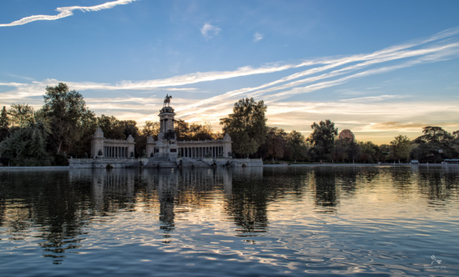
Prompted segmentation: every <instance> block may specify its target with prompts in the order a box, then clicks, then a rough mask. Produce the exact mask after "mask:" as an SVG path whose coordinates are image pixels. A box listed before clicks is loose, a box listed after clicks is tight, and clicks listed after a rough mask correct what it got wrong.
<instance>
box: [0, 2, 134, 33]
mask: <svg viewBox="0 0 459 277" xmlns="http://www.w3.org/2000/svg"><path fill="white" fill-rule="evenodd" d="M134 1H135V0H117V1H112V2H106V3H103V4H100V5H96V6H90V7H81V6H71V7H59V8H57V9H56V11H58V12H59V14H58V15H42V14H39V15H31V16H28V17H24V18H21V19H19V20H16V21H13V22H11V23H7V24H0V27H12V26H19V25H24V24H27V23H30V22H34V21H39V20H58V19H61V18H64V17H68V16H71V15H73V12H72V11H73V10H80V11H83V12H96V11H100V10H105V9H111V8H113V7H115V6H117V5H126V4H129V3H132V2H134Z"/></svg>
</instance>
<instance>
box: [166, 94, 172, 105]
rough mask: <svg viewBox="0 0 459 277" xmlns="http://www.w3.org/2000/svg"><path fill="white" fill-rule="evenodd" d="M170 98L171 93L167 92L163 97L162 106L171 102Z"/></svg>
mask: <svg viewBox="0 0 459 277" xmlns="http://www.w3.org/2000/svg"><path fill="white" fill-rule="evenodd" d="M171 98H172V95H171V96H169V94H166V97H164V106H166V104H167V106H169V105H170V103H171Z"/></svg>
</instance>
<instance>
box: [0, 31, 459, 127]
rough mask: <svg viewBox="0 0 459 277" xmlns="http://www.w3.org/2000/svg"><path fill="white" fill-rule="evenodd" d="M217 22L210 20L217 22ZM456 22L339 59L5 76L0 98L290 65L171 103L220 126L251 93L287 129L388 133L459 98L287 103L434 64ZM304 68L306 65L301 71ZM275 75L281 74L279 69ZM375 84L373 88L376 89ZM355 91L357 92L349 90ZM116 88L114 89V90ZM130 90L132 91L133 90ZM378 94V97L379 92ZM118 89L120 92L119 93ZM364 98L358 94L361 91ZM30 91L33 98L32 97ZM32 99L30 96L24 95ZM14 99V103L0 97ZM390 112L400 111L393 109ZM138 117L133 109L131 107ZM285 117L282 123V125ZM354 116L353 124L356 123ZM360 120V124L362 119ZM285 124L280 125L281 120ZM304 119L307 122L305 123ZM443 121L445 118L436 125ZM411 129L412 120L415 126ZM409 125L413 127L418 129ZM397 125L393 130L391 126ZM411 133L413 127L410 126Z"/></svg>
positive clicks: (137, 101)
mask: <svg viewBox="0 0 459 277" xmlns="http://www.w3.org/2000/svg"><path fill="white" fill-rule="evenodd" d="M212 27H213V26H212ZM458 34H459V28H453V29H449V30H446V31H444V32H441V33H438V34H435V35H433V36H431V37H428V38H426V39H422V40H417V41H412V42H409V43H404V44H401V45H396V46H392V47H389V48H385V49H382V50H378V51H375V52H372V53H363V54H356V55H349V56H340V57H323V58H318V59H311V60H303V61H299V62H297V63H290V64H283V63H271V64H264V65H261V66H259V67H251V66H244V67H240V68H237V69H235V70H230V71H209V72H195V73H190V74H185V75H177V76H173V77H169V78H164V79H153V80H144V81H121V82H118V83H115V84H113V83H112V84H110V83H94V82H68V81H65V80H55V79H46V80H43V81H31V82H29V83H19V82H6V83H0V86H7V87H13V88H14V89H13V90H9V91H6V92H2V93H0V95H1V97H0V99H1V100H3V101H1V100H0V102H10V101H14V102H16V103H17V102H18V101H19V102H22V101H25V102H29V99H33V101H35V100H36V99H38V97H37V96H41V95H43V92H44V88H45V87H46V86H55V85H57V83H58V82H65V83H67V84H68V85H69V87H70V88H71V89H75V90H77V91H85V90H99V91H101V92H104V91H105V92H108V91H123V90H131V91H145V92H147V91H151V90H154V91H155V92H156V91H161V90H164V91H180V90H183V91H196V89H195V88H185V87H181V86H184V85H189V84H196V83H201V82H211V81H218V80H224V79H234V78H238V77H241V76H251V75H257V74H270V73H274V72H283V71H287V70H289V71H293V70H295V71H296V72H293V73H291V74H289V75H287V76H283V77H281V78H278V79H272V80H270V81H269V82H266V83H262V84H259V85H256V86H252V87H239V88H237V89H235V90H231V91H227V92H225V93H222V94H219V95H216V96H213V97H208V98H205V99H180V98H179V97H175V96H174V108H175V110H176V111H177V114H178V115H179V116H180V118H183V119H185V120H201V121H202V122H210V123H212V124H213V126H214V128H216V129H218V128H219V125H218V121H219V118H222V117H226V116H227V114H228V113H230V112H231V109H232V106H233V104H234V102H236V101H237V100H238V99H240V98H241V97H254V98H256V99H263V100H264V101H265V103H266V104H268V106H269V109H268V118H269V122H268V124H270V125H273V124H274V125H278V126H283V128H285V129H286V130H292V129H296V130H305V129H308V128H307V126H306V127H305V126H304V122H308V124H310V122H312V121H320V120H323V119H324V118H321V117H323V116H324V115H326V116H327V117H328V118H331V119H335V121H336V120H338V119H339V121H338V122H337V124H340V128H343V127H344V128H352V130H353V131H354V130H355V131H357V132H367V133H374V132H389V131H391V130H392V129H388V128H387V126H386V128H383V127H384V126H383V125H381V126H379V127H378V125H374V126H373V125H372V124H382V123H385V122H421V123H422V122H425V123H426V124H430V125H434V124H437V123H435V122H445V118H457V116H458V113H457V112H456V110H457V109H456V108H455V107H457V105H459V104H458V103H456V102H454V103H453V101H451V102H449V103H439V102H434V103H431V102H429V103H421V102H415V101H418V100H419V99H416V98H415V97H412V98H410V99H409V100H410V104H409V105H408V104H406V103H407V102H408V100H405V101H404V102H402V101H387V100H390V99H402V98H404V97H409V96H398V95H388V94H389V93H387V92H386V93H385V92H383V91H377V90H376V89H378V87H371V88H368V90H369V92H368V94H372V95H371V96H369V95H368V94H365V93H363V91H364V90H362V93H349V94H354V95H358V94H362V95H361V96H362V97H358V98H356V97H353V99H347V100H330V101H328V102H326V103H325V102H321V103H313V102H298V101H296V102H295V104H294V105H292V104H291V102H287V101H285V99H288V98H289V97H292V96H293V95H297V94H305V93H311V92H315V91H319V90H322V89H325V88H329V87H334V86H338V85H340V84H344V83H347V82H351V81H353V80H355V79H358V78H366V77H368V76H371V75H376V74H384V73H387V72H391V71H395V70H400V69H403V68H408V67H413V66H416V65H420V64H425V63H433V62H438V61H443V60H448V59H453V58H457V57H459V36H458ZM302 67H306V68H305V69H300V68H302ZM276 76H277V74H276ZM375 90H376V91H375ZM351 91H353V90H352V89H351ZM113 93H115V92H113ZM130 93H131V92H130ZM375 93H377V94H378V95H375ZM120 94H121V93H119V92H118V95H120ZM359 96H360V95H359ZM31 97H33V98H31ZM26 99H27V100H26ZM87 103H88V106H89V107H90V108H92V109H94V108H95V109H96V110H95V111H96V112H97V113H100V112H104V113H107V109H110V114H114V115H116V116H118V114H123V116H127V114H128V112H129V111H130V110H131V111H135V114H137V115H138V117H137V118H133V119H136V120H138V121H139V123H141V122H144V121H145V120H156V119H157V116H156V114H152V113H151V111H155V110H157V109H159V108H160V106H161V104H162V98H156V96H155V97H150V98H133V97H131V96H129V97H127V98H126V97H124V98H123V96H119V98H117V99H116V101H115V100H114V101H105V100H104V101H102V102H100V101H95V100H88V101H87ZM0 104H6V105H8V104H10V103H0ZM392 111H397V112H396V113H394V112H392ZM131 115H132V116H133V115H134V113H132V112H131ZM282 122H284V123H282ZM352 122H354V123H352ZM360 122H361V123H360ZM282 124H283V125H282ZM301 124H303V125H301ZM437 125H440V124H437ZM413 128H414V126H413ZM413 128H412V129H407V130H411V131H413V130H415V129H413ZM394 130H395V129H394ZM411 131H410V132H411Z"/></svg>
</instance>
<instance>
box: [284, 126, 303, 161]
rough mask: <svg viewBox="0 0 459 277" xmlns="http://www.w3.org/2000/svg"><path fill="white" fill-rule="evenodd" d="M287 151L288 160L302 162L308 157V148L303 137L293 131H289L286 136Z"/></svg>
mask: <svg viewBox="0 0 459 277" xmlns="http://www.w3.org/2000/svg"><path fill="white" fill-rule="evenodd" d="M287 149H288V152H289V159H290V160H292V159H293V160H294V162H295V163H296V161H297V160H304V159H306V158H307V157H308V156H307V155H308V146H307V145H306V139H305V137H304V136H303V135H302V134H301V133H300V132H297V131H295V130H293V131H291V132H290V134H288V136H287Z"/></svg>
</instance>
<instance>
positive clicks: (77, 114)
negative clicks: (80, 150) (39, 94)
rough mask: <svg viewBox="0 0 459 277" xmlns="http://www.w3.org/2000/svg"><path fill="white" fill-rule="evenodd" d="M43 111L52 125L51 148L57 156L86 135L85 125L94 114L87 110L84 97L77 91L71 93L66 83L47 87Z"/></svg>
mask: <svg viewBox="0 0 459 277" xmlns="http://www.w3.org/2000/svg"><path fill="white" fill-rule="evenodd" d="M43 97H44V100H45V105H44V106H43V110H44V112H45V115H46V117H47V118H49V121H50V125H51V136H50V137H51V140H50V143H51V147H52V148H53V149H55V152H56V154H59V153H60V152H61V150H66V151H67V153H68V152H69V151H68V150H69V149H71V147H72V146H73V145H72V144H73V143H74V142H75V141H78V140H80V139H81V136H82V135H83V134H84V131H83V130H84V128H85V127H86V126H85V123H86V122H87V120H88V119H89V118H93V117H94V113H93V112H91V111H89V110H88V109H87V108H86V103H85V101H84V99H83V96H82V95H81V94H80V93H79V92H76V91H75V90H73V91H70V90H69V88H68V86H67V85H66V84H64V83H59V84H58V85H57V86H55V87H49V86H48V87H46V94H45V95H44V96H43Z"/></svg>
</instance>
